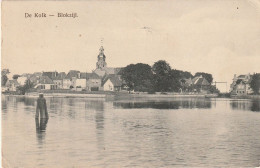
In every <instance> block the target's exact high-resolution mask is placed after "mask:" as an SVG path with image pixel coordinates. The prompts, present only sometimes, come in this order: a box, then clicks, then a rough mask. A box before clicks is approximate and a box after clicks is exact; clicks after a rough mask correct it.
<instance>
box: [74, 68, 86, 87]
mask: <svg viewBox="0 0 260 168" xmlns="http://www.w3.org/2000/svg"><path fill="white" fill-rule="evenodd" d="M86 83H87V80H86V73H84V72H83V73H79V74H78V77H77V79H76V83H75V87H76V88H77V90H82V89H86V87H87V86H86Z"/></svg>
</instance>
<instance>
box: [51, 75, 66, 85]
mask: <svg viewBox="0 0 260 168" xmlns="http://www.w3.org/2000/svg"><path fill="white" fill-rule="evenodd" d="M65 77H66V73H65V72H60V73H58V76H56V77H54V78H53V82H54V83H55V84H56V85H57V88H58V89H63V79H64V78H65Z"/></svg>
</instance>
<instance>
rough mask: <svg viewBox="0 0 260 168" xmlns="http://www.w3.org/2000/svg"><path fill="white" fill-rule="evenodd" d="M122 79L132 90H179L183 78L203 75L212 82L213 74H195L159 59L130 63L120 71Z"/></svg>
mask: <svg viewBox="0 0 260 168" xmlns="http://www.w3.org/2000/svg"><path fill="white" fill-rule="evenodd" d="M120 75H121V77H122V79H123V80H124V81H125V83H126V85H127V86H128V88H129V91H130V90H135V91H140V92H179V91H180V89H181V88H182V87H183V86H182V85H181V80H182V79H189V78H191V79H192V78H194V77H196V76H200V75H202V76H203V77H204V78H205V79H206V80H207V81H208V82H209V83H210V84H211V83H212V81H213V77H212V75H211V74H208V73H204V72H198V73H196V74H195V75H194V76H193V75H192V74H191V73H190V72H187V71H181V70H176V69H172V68H171V66H170V65H169V64H168V63H167V62H166V61H164V60H159V61H157V62H155V63H154V64H153V66H150V65H148V64H143V63H138V64H130V65H128V66H126V67H125V68H123V69H122V70H121V72H120Z"/></svg>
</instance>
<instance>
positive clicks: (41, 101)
mask: <svg viewBox="0 0 260 168" xmlns="http://www.w3.org/2000/svg"><path fill="white" fill-rule="evenodd" d="M39 113H40V118H41V119H44V118H45V119H48V118H49V115H48V111H47V105H46V99H45V98H44V97H43V94H42V93H40V94H39V98H38V99H37V107H36V115H35V118H39Z"/></svg>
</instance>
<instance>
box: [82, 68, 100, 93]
mask: <svg viewBox="0 0 260 168" xmlns="http://www.w3.org/2000/svg"><path fill="white" fill-rule="evenodd" d="M86 90H88V91H99V90H103V88H102V78H101V77H100V76H98V75H97V74H96V73H93V72H92V73H86Z"/></svg>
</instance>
